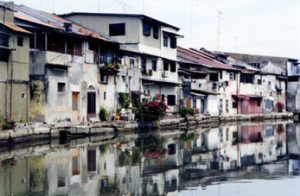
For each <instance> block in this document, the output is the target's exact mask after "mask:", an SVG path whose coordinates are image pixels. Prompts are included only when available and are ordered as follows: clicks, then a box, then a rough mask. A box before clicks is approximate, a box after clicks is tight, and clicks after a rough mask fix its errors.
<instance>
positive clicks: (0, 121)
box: [0, 115, 16, 130]
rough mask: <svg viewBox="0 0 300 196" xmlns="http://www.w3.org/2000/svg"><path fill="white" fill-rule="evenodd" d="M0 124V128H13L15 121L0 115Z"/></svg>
mask: <svg viewBox="0 0 300 196" xmlns="http://www.w3.org/2000/svg"><path fill="white" fill-rule="evenodd" d="M0 126H1V127H2V130H8V129H14V128H15V127H16V122H15V121H13V120H11V119H9V118H8V117H7V116H1V115H0Z"/></svg>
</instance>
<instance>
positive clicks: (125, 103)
mask: <svg viewBox="0 0 300 196" xmlns="http://www.w3.org/2000/svg"><path fill="white" fill-rule="evenodd" d="M119 103H120V105H121V107H122V108H125V109H128V108H129V104H130V100H129V95H128V93H119Z"/></svg>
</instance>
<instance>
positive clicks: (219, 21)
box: [216, 10, 223, 51]
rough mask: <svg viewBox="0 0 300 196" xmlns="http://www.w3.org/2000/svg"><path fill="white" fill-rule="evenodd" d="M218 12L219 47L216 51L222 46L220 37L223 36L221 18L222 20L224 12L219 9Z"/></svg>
mask: <svg viewBox="0 0 300 196" xmlns="http://www.w3.org/2000/svg"><path fill="white" fill-rule="evenodd" d="M217 13H218V16H217V17H218V29H217V48H216V51H220V50H221V48H220V41H221V40H220V39H221V38H220V37H221V20H222V14H223V13H222V12H221V11H220V10H217Z"/></svg>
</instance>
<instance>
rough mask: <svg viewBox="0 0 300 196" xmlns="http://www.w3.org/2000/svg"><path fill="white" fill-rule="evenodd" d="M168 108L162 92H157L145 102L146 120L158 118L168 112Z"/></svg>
mask: <svg viewBox="0 0 300 196" xmlns="http://www.w3.org/2000/svg"><path fill="white" fill-rule="evenodd" d="M167 108H168V106H167V104H166V103H165V102H164V101H163V100H162V96H161V95H160V94H157V95H156V96H154V97H153V98H152V99H150V100H146V101H144V102H143V110H144V111H143V114H144V120H147V121H154V120H158V119H159V118H161V117H163V116H164V115H165V114H166V110H167Z"/></svg>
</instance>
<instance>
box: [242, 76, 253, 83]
mask: <svg viewBox="0 0 300 196" xmlns="http://www.w3.org/2000/svg"><path fill="white" fill-rule="evenodd" d="M253 80H254V75H252V74H241V83H253Z"/></svg>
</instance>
